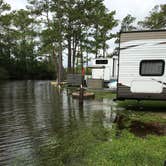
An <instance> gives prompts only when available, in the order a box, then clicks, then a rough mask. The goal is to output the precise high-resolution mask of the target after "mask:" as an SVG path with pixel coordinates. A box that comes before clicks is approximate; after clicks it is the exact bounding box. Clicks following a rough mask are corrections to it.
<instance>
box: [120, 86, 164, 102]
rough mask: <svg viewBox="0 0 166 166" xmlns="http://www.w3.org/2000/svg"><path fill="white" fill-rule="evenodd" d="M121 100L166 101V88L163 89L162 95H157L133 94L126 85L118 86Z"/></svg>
mask: <svg viewBox="0 0 166 166" xmlns="http://www.w3.org/2000/svg"><path fill="white" fill-rule="evenodd" d="M117 98H119V99H138V100H139V99H141V100H143V99H151V100H166V88H163V92H162V93H160V94H156V93H132V92H131V91H130V87H128V86H125V85H118V94H117Z"/></svg>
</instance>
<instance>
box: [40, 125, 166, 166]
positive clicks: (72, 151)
mask: <svg viewBox="0 0 166 166" xmlns="http://www.w3.org/2000/svg"><path fill="white" fill-rule="evenodd" d="M165 147H166V137H165V136H161V137H158V136H148V137H147V138H146V139H143V138H139V137H136V136H134V135H133V134H131V133H129V132H128V131H127V130H124V131H122V132H121V134H120V136H119V132H118V131H117V130H116V129H112V130H110V129H106V128H104V127H103V126H93V127H87V128H82V129H79V130H75V131H74V132H72V133H71V134H70V135H66V136H64V137H63V138H59V139H57V138H52V139H51V140H50V141H49V142H48V144H47V145H45V146H43V147H42V149H41V155H42V154H43V159H42V161H41V163H40V164H42V165H43V164H44V165H58V166H59V165H69V166H79V165H80V166H84V165H87V166H88V165H89V166H93V165H94V166H101V165H103V166H107V165H108V166H110V165H113V166H114V165H120V166H121V165H122V166H123V165H128V166H130V165H131V166H133V165H138V166H139V165H140V166H142V165H149V166H153V165H154V166H160V165H161V166H163V164H164V161H165V159H166V148H165ZM45 154H47V155H46V156H50V158H45V157H44V156H45Z"/></svg>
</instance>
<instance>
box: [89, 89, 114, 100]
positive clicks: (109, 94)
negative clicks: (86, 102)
mask: <svg viewBox="0 0 166 166" xmlns="http://www.w3.org/2000/svg"><path fill="white" fill-rule="evenodd" d="M88 92H93V93H94V94H95V99H103V98H109V99H113V98H114V97H115V96H116V94H115V93H112V92H107V91H106V92H105V91H102V90H101V91H97V90H88Z"/></svg>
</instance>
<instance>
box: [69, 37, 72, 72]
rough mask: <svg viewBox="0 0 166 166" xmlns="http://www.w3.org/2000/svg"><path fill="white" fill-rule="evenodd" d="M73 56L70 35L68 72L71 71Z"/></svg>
mask: <svg viewBox="0 0 166 166" xmlns="http://www.w3.org/2000/svg"><path fill="white" fill-rule="evenodd" d="M71 58H72V50H71V37H70V36H69V37H68V73H71Z"/></svg>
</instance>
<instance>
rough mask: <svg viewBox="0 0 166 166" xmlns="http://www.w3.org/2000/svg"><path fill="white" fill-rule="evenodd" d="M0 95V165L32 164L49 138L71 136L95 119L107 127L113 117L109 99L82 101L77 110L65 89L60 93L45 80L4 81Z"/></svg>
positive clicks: (0, 87) (74, 102)
mask: <svg viewBox="0 0 166 166" xmlns="http://www.w3.org/2000/svg"><path fill="white" fill-rule="evenodd" d="M0 92H1V96H0V165H12V164H11V163H13V162H15V163H17V162H18V163H20V161H21V162H22V163H24V165H28V164H32V163H33V164H34V165H35V164H36V163H37V161H38V160H39V159H40V155H39V150H40V146H41V145H43V144H44V143H45V142H46V141H47V139H48V138H50V137H52V136H55V135H56V136H57V137H61V136H64V135H66V134H70V133H71V131H72V130H73V129H78V130H79V127H80V124H83V125H81V126H84V127H86V126H88V125H91V124H92V123H94V121H95V119H100V120H101V123H104V125H106V124H110V122H111V119H112V117H113V118H114V116H115V115H113V114H111V110H112V109H114V107H115V105H113V103H112V101H111V99H110V100H109V99H103V100H98V101H96V100H91V101H85V102H84V107H83V108H82V109H80V108H79V103H78V101H77V100H74V99H72V98H71V96H70V95H68V94H69V93H70V92H69V91H68V90H66V89H65V90H62V91H61V93H59V91H57V89H55V88H53V87H51V86H50V85H49V82H47V81H44V82H43V81H14V82H6V83H3V84H0Z"/></svg>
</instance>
